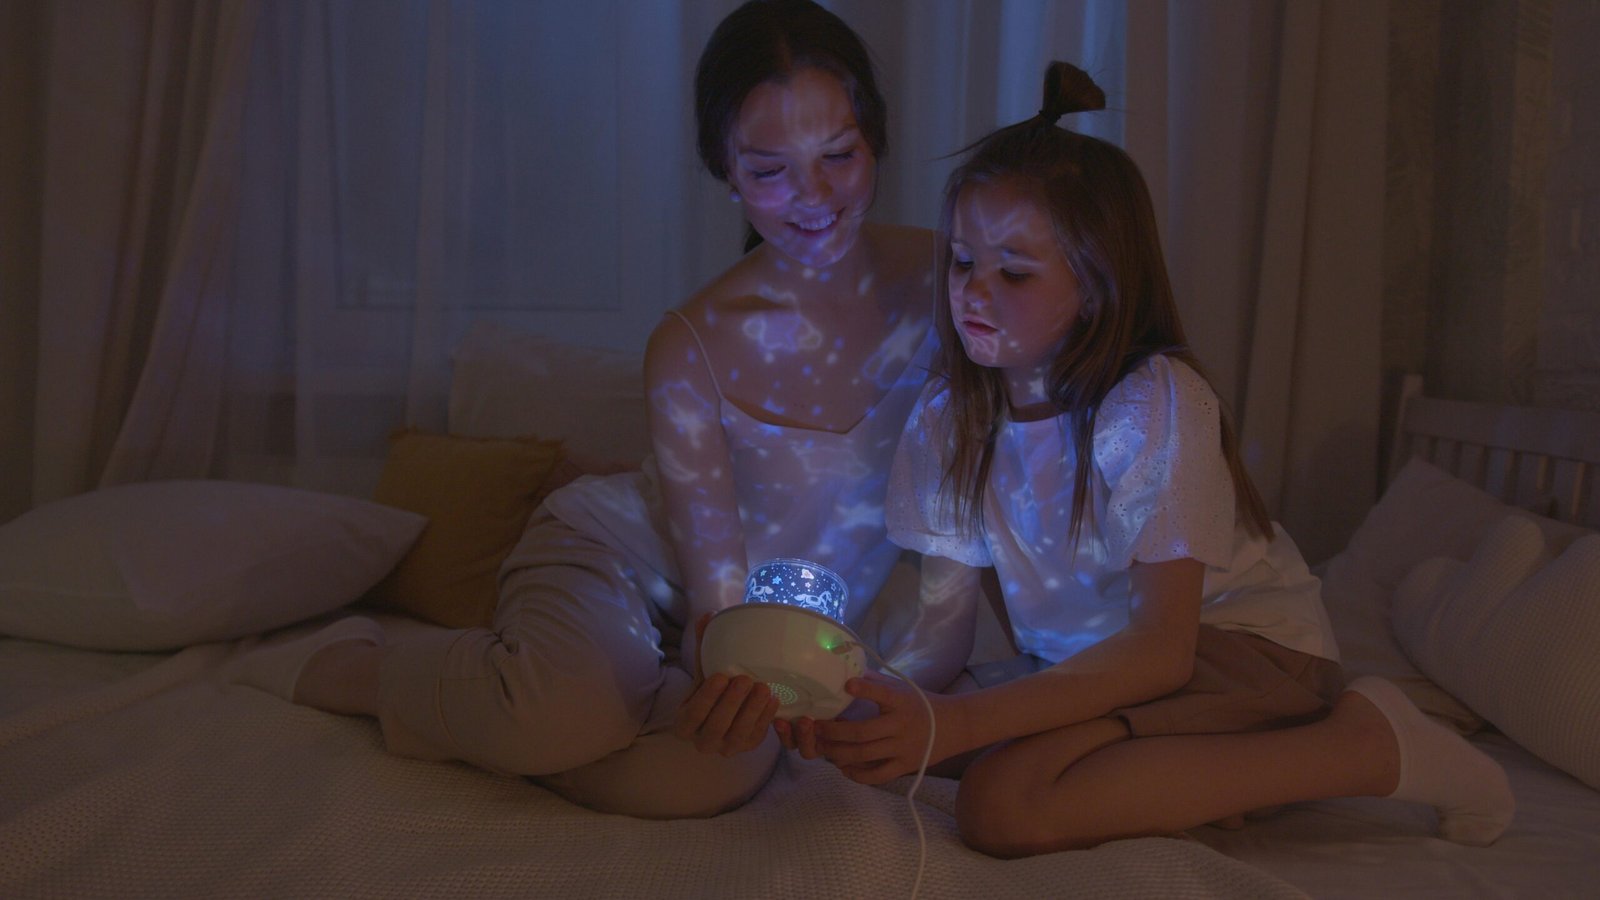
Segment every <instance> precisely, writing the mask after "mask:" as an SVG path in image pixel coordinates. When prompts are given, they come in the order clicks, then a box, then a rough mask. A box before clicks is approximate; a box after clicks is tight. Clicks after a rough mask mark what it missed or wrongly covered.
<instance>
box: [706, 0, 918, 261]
mask: <svg viewBox="0 0 1600 900" xmlns="http://www.w3.org/2000/svg"><path fill="white" fill-rule="evenodd" d="M806 66H810V67H812V68H816V69H821V70H822V71H824V72H828V73H829V74H831V75H833V76H834V77H835V78H838V79H839V81H840V83H841V84H843V85H844V89H845V93H846V94H848V95H849V97H850V105H851V106H852V107H853V108H854V110H855V116H856V127H857V128H859V129H860V131H861V137H862V140H864V141H865V142H866V144H867V147H868V149H870V150H871V151H872V155H873V158H875V159H882V158H883V155H884V153H885V152H887V151H888V149H889V126H888V112H887V109H886V108H885V106H884V102H883V95H882V94H881V93H879V92H878V80H877V77H876V75H875V73H874V71H873V66H872V57H871V55H870V54H869V53H868V52H867V46H866V44H864V43H862V41H861V38H860V37H859V36H858V35H857V34H856V33H855V32H854V31H852V30H851V29H850V26H849V25H846V24H845V23H844V20H843V19H840V18H839V17H838V16H836V15H834V14H833V13H831V12H829V11H827V10H826V9H823V8H822V7H820V6H818V5H817V4H816V3H813V2H811V0H749V2H747V3H745V4H744V5H742V6H740V7H739V8H738V9H735V10H734V11H733V12H731V13H729V14H728V16H727V18H725V19H723V20H722V22H721V23H720V24H718V25H717V29H716V31H713V32H712V33H711V38H710V40H708V41H706V46H705V49H704V50H702V51H701V52H700V64H699V66H698V67H697V68H696V70H695V76H694V118H695V126H696V129H697V145H698V148H699V151H700V161H701V162H702V163H704V164H705V167H706V171H708V172H710V173H711V175H712V177H714V178H716V179H717V180H718V181H727V180H728V138H729V135H730V134H731V133H732V131H733V126H734V121H735V120H736V119H737V118H738V116H739V109H740V107H742V106H743V105H744V100H745V98H746V97H748V96H749V95H750V92H751V91H753V90H755V89H756V87H757V86H759V85H762V84H766V83H767V82H783V81H787V80H788V78H789V76H790V75H792V74H794V72H795V70H796V69H800V68H803V67H806ZM760 242H761V237H760V235H758V234H756V233H755V231H754V229H751V230H750V232H749V235H748V237H747V239H746V241H745V250H746V251H749V250H750V249H752V248H753V247H754V246H755V245H756V244H759V243H760Z"/></svg>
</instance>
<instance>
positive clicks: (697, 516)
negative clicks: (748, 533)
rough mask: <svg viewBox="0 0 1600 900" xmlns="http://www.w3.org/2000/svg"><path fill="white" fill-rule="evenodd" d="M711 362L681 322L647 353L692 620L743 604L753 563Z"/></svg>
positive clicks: (671, 533)
mask: <svg viewBox="0 0 1600 900" xmlns="http://www.w3.org/2000/svg"><path fill="white" fill-rule="evenodd" d="M706 366H707V361H706V360H705V359H704V358H703V357H702V354H701V351H700V345H699V344H698V343H697V342H696V341H695V339H694V335H693V334H692V333H690V331H689V326H688V325H687V324H685V323H684V322H683V320H681V319H679V318H678V317H677V316H667V317H666V318H664V319H663V320H662V321H661V324H660V325H658V326H656V330H655V331H654V332H653V333H652V334H651V335H650V342H649V344H648V345H647V346H646V347H645V356H644V384H645V393H646V397H647V398H648V405H647V409H648V412H649V425H650V445H651V449H652V451H653V452H654V453H655V458H656V466H657V468H658V469H659V471H660V474H661V499H662V502H663V506H664V507H665V512H666V517H667V529H668V535H667V537H668V540H669V541H670V543H671V544H672V548H673V552H674V553H675V555H676V558H677V561H678V570H679V572H680V574H681V576H682V578H683V588H684V592H685V593H686V594H687V596H688V601H689V609H688V616H687V619H686V623H690V624H692V623H694V622H696V621H698V620H699V618H700V616H701V615H703V614H705V613H708V612H716V611H717V610H720V609H723V608H726V607H729V606H733V605H735V604H737V603H739V602H740V601H741V600H742V599H743V591H744V579H745V574H746V573H745V569H746V567H747V563H746V558H745V545H744V527H743V525H742V524H741V523H740V521H739V505H738V497H737V496H736V495H735V493H734V486H733V467H732V463H731V460H730V458H729V453H728V440H727V436H726V435H725V434H724V432H723V430H722V416H721V409H720V404H721V401H720V398H719V397H718V395H717V389H716V385H715V384H714V383H713V382H712V380H711V375H710V373H709V372H708V371H707V369H706ZM684 631H685V633H686V634H691V635H692V634H693V632H694V629H693V628H692V627H686V628H685V629H684ZM686 643H688V644H691V645H692V644H693V641H692V640H688V641H686Z"/></svg>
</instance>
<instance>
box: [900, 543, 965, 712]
mask: <svg viewBox="0 0 1600 900" xmlns="http://www.w3.org/2000/svg"><path fill="white" fill-rule="evenodd" d="M982 573H983V570H982V569H975V568H973V567H971V566H967V565H963V564H961V563H959V562H956V561H954V560H950V559H945V558H944V557H942V556H926V555H921V554H918V555H917V580H918V584H919V587H918V591H917V594H918V596H917V602H916V604H915V605H913V606H911V607H910V608H909V609H903V608H902V609H895V610H892V611H890V612H889V613H888V614H887V615H886V616H885V617H884V621H883V626H882V628H881V629H880V631H881V633H882V635H883V638H884V639H883V657H884V659H886V660H888V662H889V664H890V665H891V666H894V667H895V668H896V669H898V670H899V671H900V672H901V673H902V674H904V675H905V676H907V677H909V678H910V679H912V680H913V681H915V682H916V683H917V684H919V685H921V686H922V688H923V689H924V690H930V691H938V690H942V689H944V688H945V687H946V686H948V685H949V684H950V683H951V682H952V681H954V680H955V679H956V676H958V675H960V674H961V670H962V669H964V668H965V667H966V665H967V659H968V657H970V656H971V655H972V643H973V639H974V635H975V632H976V629H977V612H978V604H979V602H980V601H981V600H982V597H983V591H982V587H981V586H980V584H979V579H980V576H981V575H982Z"/></svg>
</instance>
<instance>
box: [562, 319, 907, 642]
mask: <svg viewBox="0 0 1600 900" xmlns="http://www.w3.org/2000/svg"><path fill="white" fill-rule="evenodd" d="M684 324H686V325H688V324H689V323H688V321H687V320H684ZM690 332H691V333H694V328H693V326H692V325H690ZM695 340H696V342H698V341H699V340H700V337H699V335H698V334H695ZM937 345H938V337H937V335H936V334H935V332H934V330H933V328H932V327H929V326H928V325H927V323H926V321H925V320H923V321H917V322H907V323H905V324H904V325H903V326H902V327H901V328H899V329H898V330H897V331H896V332H895V333H894V334H893V335H891V336H890V338H889V339H888V340H886V341H885V342H884V344H883V346H882V348H881V349H880V350H879V352H878V354H877V355H876V356H874V357H873V358H872V359H871V360H869V362H868V364H867V366H866V368H865V370H864V374H865V376H866V377H869V378H871V379H872V380H873V381H874V382H875V383H876V384H877V385H878V386H879V387H881V388H883V393H882V395H881V396H880V397H879V399H878V401H877V402H876V403H874V404H873V405H872V407H871V408H870V409H868V410H867V411H866V412H865V413H864V414H863V415H862V417H861V418H860V420H858V421H857V422H856V423H855V424H854V425H852V426H851V427H850V428H849V429H847V430H845V431H842V432H832V431H823V430H820V429H815V428H803V427H798V426H789V425H773V424H769V423H766V422H762V421H760V420H758V419H755V418H753V417H751V416H750V415H749V414H747V413H745V412H743V411H742V410H740V409H739V407H737V406H735V405H734V404H732V403H729V402H726V401H725V400H723V399H722V397H721V390H722V387H721V385H720V384H718V385H717V386H716V387H717V391H718V398H717V399H718V402H719V407H720V410H719V415H720V418H721V424H722V429H723V431H724V433H725V434H726V436H727V440H728V452H729V456H730V458H731V464H732V468H733V483H734V492H735V494H736V495H737V497H738V502H739V518H740V521H741V522H742V523H743V526H744V539H745V554H746V557H747V562H748V563H749V564H751V565H753V564H754V563H757V562H761V561H763V560H767V559H771V558H774V557H779V556H789V557H799V558H801V559H809V560H812V561H814V562H818V563H821V564H823V565H825V566H827V567H829V568H830V569H833V570H834V571H835V572H837V573H839V576H840V577H841V578H843V579H844V582H845V584H846V586H847V587H848V591H849V597H848V602H847V605H846V607H845V610H844V620H845V623H846V624H847V625H850V626H851V627H852V628H855V627H856V626H857V625H858V624H859V623H860V621H861V619H862V616H863V615H864V614H865V612H866V610H867V609H868V608H869V607H870V606H871V605H872V601H873V599H874V598H875V597H876V596H877V595H878V593H879V591H880V590H881V589H882V587H883V585H884V582H885V580H886V579H887V578H888V576H889V572H890V570H891V569H892V568H893V567H894V564H895V562H896V560H898V559H899V558H900V553H901V551H900V548H899V547H897V546H895V545H894V544H893V543H891V542H890V541H889V539H888V535H887V534H886V532H885V529H884V514H883V504H884V495H885V494H886V493H887V491H888V483H889V465H890V463H891V461H892V460H893V459H894V453H895V447H896V445H897V444H898V443H899V440H900V433H901V431H902V430H903V429H904V427H905V423H906V416H907V415H908V413H909V412H910V410H911V408H912V406H913V405H914V404H915V403H916V400H917V396H918V394H919V392H920V391H921V388H922V385H923V383H924V382H925V381H926V379H927V374H928V367H929V364H930V362H931V360H932V357H933V350H934V348H935V347H936V346H937ZM701 352H702V354H703V353H704V345H703V344H702V345H701ZM712 380H713V382H715V380H716V377H715V375H713V376H712ZM658 479H659V474H658V473H657V471H656V467H655V465H654V461H653V460H646V463H645V467H644V471H643V472H630V473H626V474H623V475H612V476H606V477H601V478H594V477H585V478H580V479H578V480H577V481H575V482H573V483H572V484H570V485H568V486H566V487H564V488H562V489H560V490H558V491H555V492H554V493H552V494H551V495H550V496H549V497H548V498H546V499H545V507H546V508H547V509H549V510H550V511H551V512H552V513H554V514H555V515H556V516H557V517H558V518H560V519H561V520H562V521H564V522H566V523H567V524H568V525H571V526H572V527H573V528H576V529H577V530H579V531H581V532H583V533H585V534H588V535H591V536H593V537H595V538H597V539H599V540H601V541H603V542H604V543H606V544H608V545H609V546H611V547H613V548H614V549H616V550H618V551H621V552H622V553H623V555H624V556H625V557H626V558H627V559H628V560H629V562H630V563H631V565H632V568H633V572H632V573H631V574H632V577H633V580H634V581H635V583H637V584H639V585H640V586H641V588H642V589H643V590H644V591H645V592H646V593H647V594H648V595H649V596H650V598H651V599H652V600H653V601H654V602H655V603H656V605H657V606H658V607H660V608H661V609H662V611H663V612H665V613H666V614H667V615H668V616H669V617H670V618H671V619H672V620H673V621H676V622H679V623H680V624H681V623H682V621H683V618H684V616H685V615H686V614H687V606H686V599H685V598H684V595H683V589H682V578H681V577H680V576H679V574H678V568H677V563H676V560H675V558H674V554H673V551H672V548H671V546H670V544H669V543H668V542H667V539H666V537H665V535H666V534H667V527H666V517H665V514H664V512H663V510H662V505H661V496H660V491H659V489H658V487H657V485H658V483H659V481H658ZM743 576H744V573H743V572H740V573H739V577H741V578H742V577H743Z"/></svg>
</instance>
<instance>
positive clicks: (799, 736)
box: [772, 716, 822, 759]
mask: <svg viewBox="0 0 1600 900" xmlns="http://www.w3.org/2000/svg"><path fill="white" fill-rule="evenodd" d="M772 730H773V731H776V732H777V733H778V740H780V741H783V746H785V747H787V748H788V749H790V750H798V751H800V757H801V758H802V759H816V758H817V757H819V756H821V755H822V751H821V750H820V749H819V748H818V747H817V720H816V719H813V718H811V717H810V716H800V717H799V718H797V719H788V720H786V719H778V720H777V721H775V722H773V723H772Z"/></svg>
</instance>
